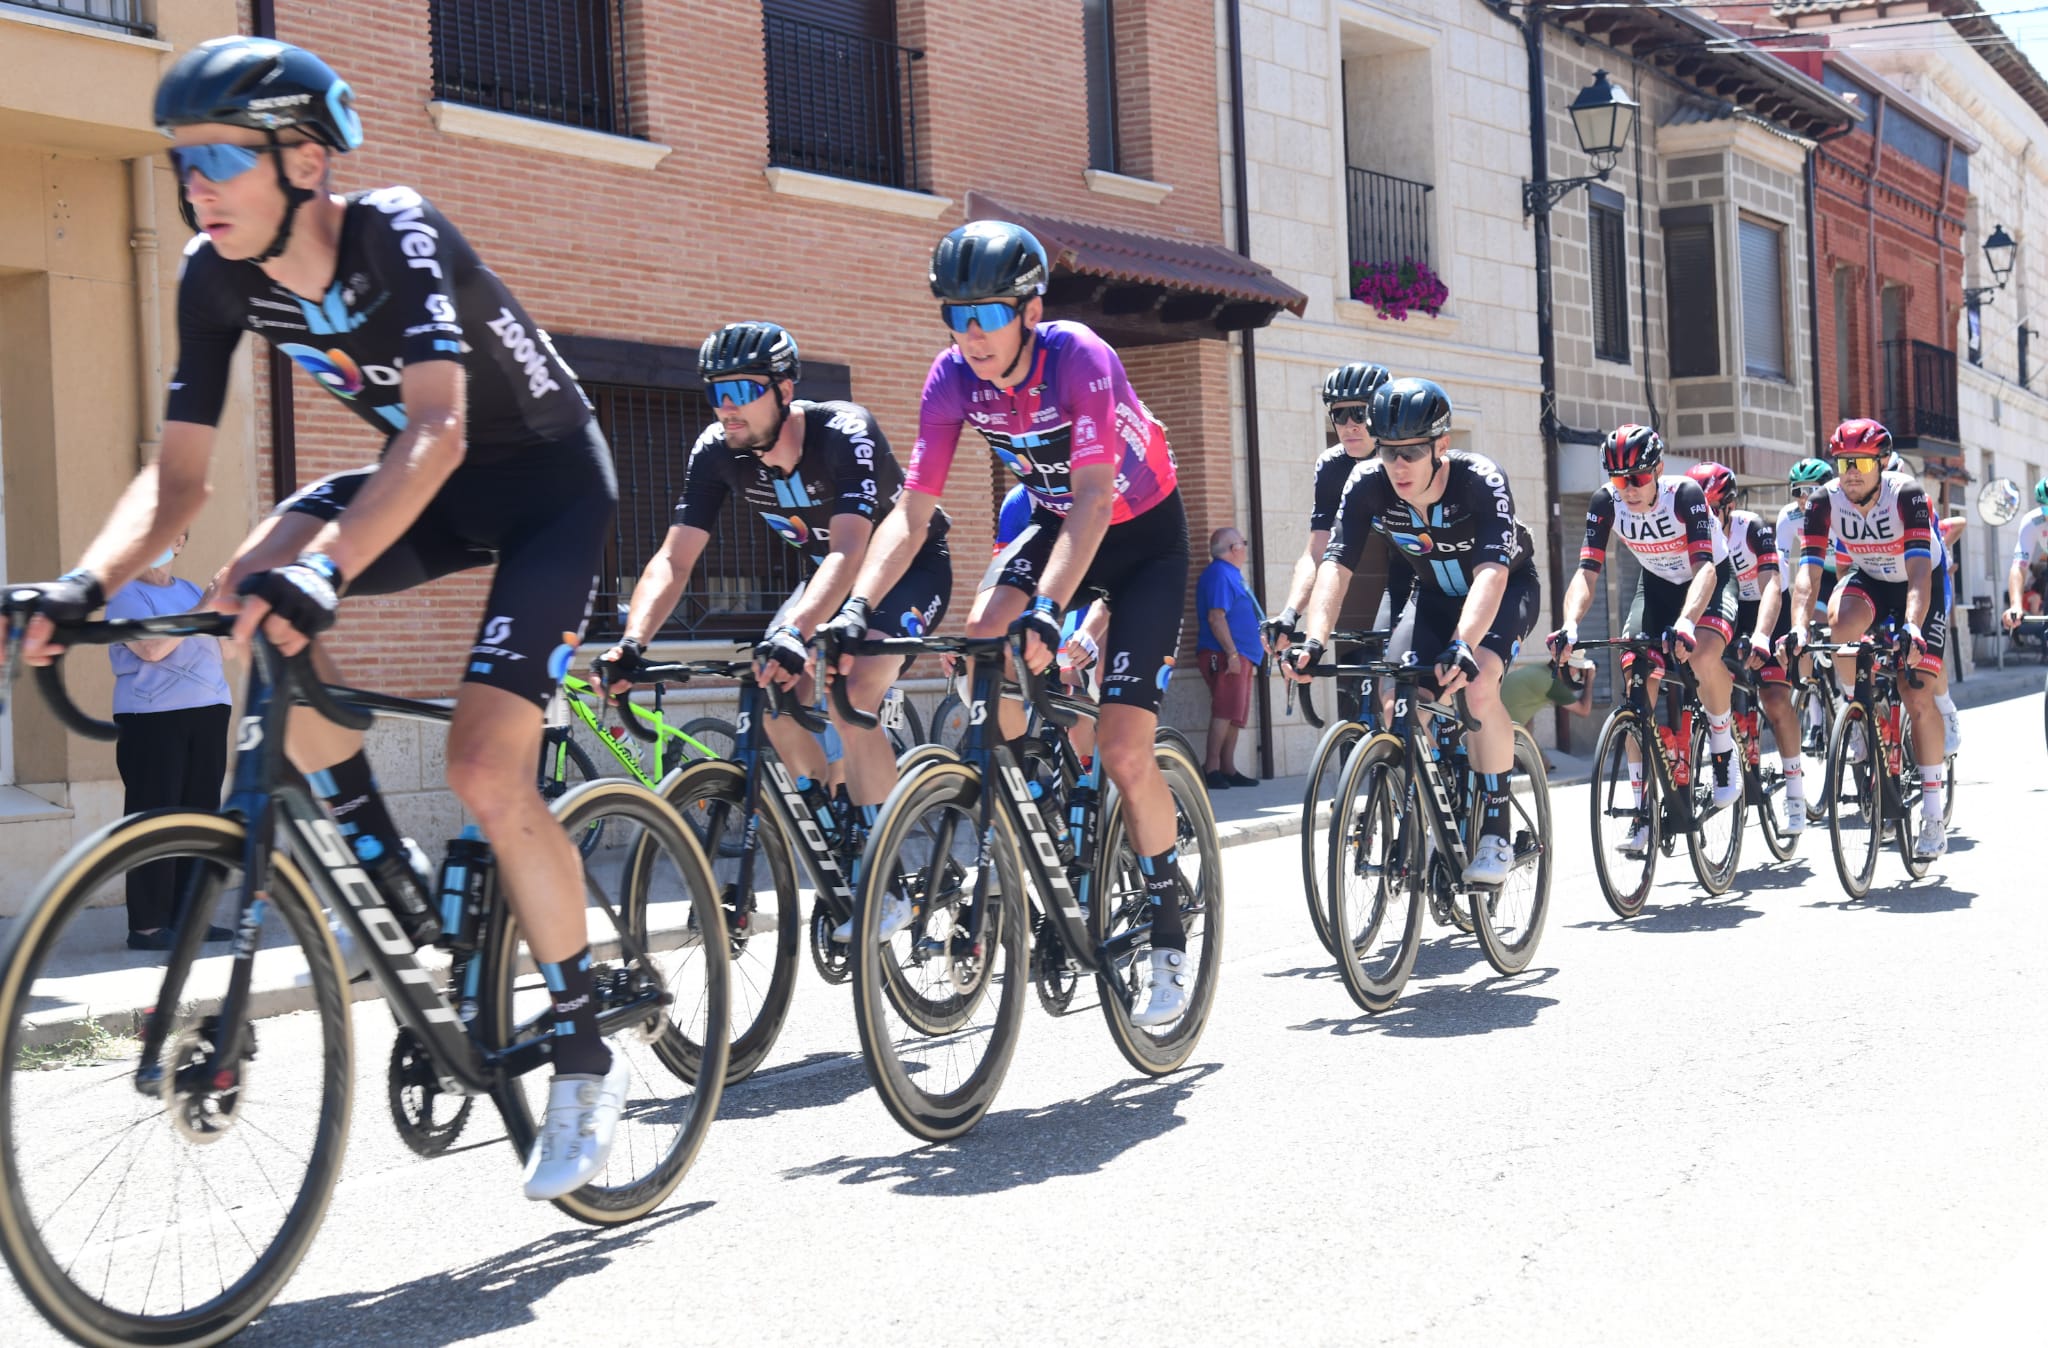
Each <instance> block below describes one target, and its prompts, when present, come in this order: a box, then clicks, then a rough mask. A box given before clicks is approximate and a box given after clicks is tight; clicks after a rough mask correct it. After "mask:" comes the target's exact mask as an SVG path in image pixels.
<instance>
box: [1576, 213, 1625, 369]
mask: <svg viewBox="0 0 2048 1348" xmlns="http://www.w3.org/2000/svg"><path fill="white" fill-rule="evenodd" d="M1592 191H1593V195H1592V199H1591V201H1590V202H1589V203H1588V204H1587V207H1586V225H1587V230H1586V234H1587V240H1588V243H1589V244H1590V248H1591V259H1590V260H1591V270H1592V274H1593V277H1592V279H1593V354H1594V355H1596V356H1598V357H1600V359H1602V360H1618V361H1620V362H1621V363H1622V364H1624V365H1626V364H1627V363H1628V234H1627V232H1626V230H1625V228H1624V215H1623V209H1624V203H1623V201H1622V196H1621V193H1619V192H1616V191H1614V190H1613V189H1612V188H1603V187H1601V186H1599V185H1598V184H1595V185H1594V186H1593V189H1592Z"/></svg>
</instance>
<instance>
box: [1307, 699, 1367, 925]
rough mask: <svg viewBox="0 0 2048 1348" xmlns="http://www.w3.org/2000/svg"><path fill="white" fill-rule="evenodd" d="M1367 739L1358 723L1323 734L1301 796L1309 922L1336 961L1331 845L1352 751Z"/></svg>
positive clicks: (1342, 724)
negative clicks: (1332, 929)
mask: <svg viewBox="0 0 2048 1348" xmlns="http://www.w3.org/2000/svg"><path fill="white" fill-rule="evenodd" d="M1364 738H1365V727H1364V726H1362V725H1360V724H1359V723H1358V722H1356V721H1349V720H1345V721H1337V722H1335V723H1334V724H1332V725H1331V726H1330V728H1329V729H1328V730H1325V731H1324V732H1323V737H1322V739H1321V740H1319V741H1317V743H1316V751H1315V756H1314V757H1313V758H1311V759H1310V760H1309V765H1308V785H1307V787H1306V788H1305V789H1304V790H1303V791H1302V795H1301V889H1302V893H1303V895H1304V896H1305V897H1306V898H1307V899H1308V918H1309V922H1310V923H1311V924H1312V925H1313V926H1314V927H1315V932H1316V939H1317V940H1318V941H1321V942H1322V943H1323V949H1325V950H1327V951H1329V952H1330V955H1331V957H1332V958H1335V957H1336V954H1337V944H1336V942H1335V941H1332V940H1331V939H1330V896H1329V892H1328V890H1327V889H1326V888H1325V886H1326V884H1327V882H1328V879H1329V874H1330V843H1331V840H1332V839H1333V838H1334V837H1335V836H1336V834H1335V829H1336V818H1337V788H1338V787H1339V786H1340V785H1342V783H1343V780H1344V764H1345V761H1346V760H1347V759H1349V758H1350V756H1351V750H1352V748H1353V747H1354V746H1355V745H1357V743H1358V742H1359V741H1360V740H1362V739H1364Z"/></svg>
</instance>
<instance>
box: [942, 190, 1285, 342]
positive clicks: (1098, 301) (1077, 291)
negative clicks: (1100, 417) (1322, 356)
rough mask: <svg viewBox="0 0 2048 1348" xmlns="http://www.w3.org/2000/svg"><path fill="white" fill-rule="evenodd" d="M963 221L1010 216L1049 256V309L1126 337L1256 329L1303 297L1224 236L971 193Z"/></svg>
mask: <svg viewBox="0 0 2048 1348" xmlns="http://www.w3.org/2000/svg"><path fill="white" fill-rule="evenodd" d="M967 218H968V219H969V220H1010V221H1014V222H1015V223H1017V224H1020V225H1022V226H1024V228H1026V229H1028V230H1030V231H1031V232H1032V233H1033V234H1035V235H1037V236H1038V241H1039V242H1040V243H1042V244H1044V245H1045V251H1046V252H1047V253H1048V254H1049V255H1050V256H1051V258H1052V279H1051V282H1050V283H1049V285H1048V286H1047V293H1046V308H1047V309H1048V310H1050V311H1051V313H1052V315H1053V316H1054V317H1071V318H1079V319H1081V320H1083V321H1085V322H1087V323H1088V324H1089V325H1090V326H1092V327H1095V328H1097V329H1098V330H1101V331H1102V332H1103V333H1104V335H1106V336H1112V337H1114V338H1115V339H1116V340H1118V341H1121V342H1124V343H1126V344H1129V345H1143V344H1146V343H1155V342H1178V341H1188V340H1191V339H1194V338H1198V337H1221V336H1222V335H1223V334H1225V333H1228V332H1242V331H1244V330H1246V329H1248V328H1262V327H1264V326H1266V325H1267V324H1268V323H1270V322H1272V321H1273V318H1274V315H1276V314H1278V313H1279V312H1280V311H1281V310H1282V309H1285V310H1287V311H1288V312H1289V313H1293V314H1299V313H1301V311H1302V310H1303V309H1304V308H1306V307H1307V305H1308V296H1306V295H1304V294H1302V293H1301V292H1300V291H1299V290H1296V289H1295V288H1294V287H1293V286H1291V285H1288V284H1287V283H1286V282H1285V281H1282V280H1281V279H1280V278H1279V277H1277V276H1275V275H1273V273H1272V272H1271V271H1270V270H1268V269H1267V268H1265V267H1262V266H1260V265H1259V264H1258V263H1256V262H1254V261H1252V260H1251V259H1250V258H1248V257H1245V256H1244V255H1243V254H1241V253H1237V252H1234V251H1232V250H1231V249H1229V248H1226V247H1224V246H1223V245H1222V244H1220V243H1206V242H1203V241H1201V240H1197V239H1175V238H1169V237H1167V236H1165V235H1162V234H1146V233H1142V232H1140V231H1137V230H1130V229H1117V228H1113V227H1112V226H1109V225H1098V224H1091V223H1088V222H1086V221H1081V220H1069V219H1066V218H1064V217H1062V216H1057V215H1048V214H1045V213H1044V212H1041V211H1034V210H1026V209H1023V208H1020V207H1016V206H1012V205H1009V204H1007V203H1005V202H1002V201H998V200H996V199H995V198H994V197H991V196H989V195H988V194H987V193H985V192H969V193H968V194H967Z"/></svg>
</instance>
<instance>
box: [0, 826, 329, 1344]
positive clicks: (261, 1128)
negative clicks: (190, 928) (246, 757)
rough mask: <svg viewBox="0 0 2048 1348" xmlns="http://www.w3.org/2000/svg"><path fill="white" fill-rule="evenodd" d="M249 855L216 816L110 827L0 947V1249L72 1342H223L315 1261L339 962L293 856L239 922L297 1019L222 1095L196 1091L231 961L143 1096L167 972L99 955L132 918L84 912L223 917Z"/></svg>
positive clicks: (271, 1020)
mask: <svg viewBox="0 0 2048 1348" xmlns="http://www.w3.org/2000/svg"><path fill="white" fill-rule="evenodd" d="M243 848H244V830H243V827H242V825H241V824H240V823H239V822H238V821H236V820H233V819H228V818H224V817H221V816H218V815H208V814H197V813H191V812H186V811H159V812H152V813H148V814H140V815H133V816H130V817H129V818H127V819H123V820H120V821H118V822H117V823H114V824H112V825H109V826H108V827H107V828H104V829H101V830H100V831H99V832H98V833H95V834H94V835H93V836H92V837H90V838H88V839H86V840H85V841H84V842H82V843H80V844H79V845H78V846H77V847H75V848H73V849H72V850H71V853H70V854H69V855H68V856H66V857H65V858H64V860H63V861H61V862H59V863H58V865H57V867H56V869H55V870H54V871H52V872H51V874H50V877H49V879H47V880H46V881H45V882H44V884H43V886H42V888H41V889H40V890H39V891H38V892H37V894H36V896H35V897H34V898H33V899H32V900H30V903H29V906H28V908H27V910H26V911H25V913H24V914H23V916H22V917H21V918H19V919H18V920H17V921H16V922H14V923H13V924H12V926H13V928H14V930H13V931H12V932H11V933H9V935H8V936H7V938H6V942H5V947H4V950H0V1026H4V1027H5V1043H4V1057H0V1102H4V1103H0V1250H4V1252H5V1254H6V1257H7V1262H8V1265H9V1266H10V1267H11V1268H12V1269H13V1270H14V1276H15V1279H16V1281H17V1282H19V1284H20V1285H21V1288H22V1291H23V1292H24V1293H25V1294H26V1295H27V1297H28V1299H29V1300H30V1302H32V1303H33V1304H34V1305H35V1307H36V1309H37V1310H39V1311H41V1312H42V1313H43V1315H44V1316H45V1317H46V1318H48V1320H49V1321H50V1323H51V1324H53V1325H55V1326H56V1327H57V1328H58V1329H59V1330H61V1331H62V1332H63V1333H64V1334H66V1335H67V1336H69V1337H70V1338H72V1339H74V1340H76V1341H78V1342H80V1343H86V1344H103V1345H109V1346H110V1348H111V1346H112V1345H130V1344H188V1343H213V1342H217V1341H218V1340H220V1339H222V1338H225V1337H227V1336H228V1335H230V1334H233V1333H234V1332H236V1331H237V1330H239V1329H241V1328H242V1327H243V1326H244V1325H246V1324H248V1323H249V1322H250V1321H251V1320H253V1319H255V1318H256V1316H257V1315H258V1314H259V1313H260V1312H261V1311H262V1310H263V1308H264V1307H265V1306H267V1305H269V1304H270V1301H271V1299H272V1298H273V1297H275V1296H276V1295H277V1293H278V1292H279V1290H280V1289H282V1288H283V1286H284V1284H285V1281H286V1280H287V1279H288V1278H290V1277H291V1275H292V1271H293V1270H294V1269H295V1268H297V1266H298V1263H299V1260H300V1258H301V1257H302V1256H304V1254H305V1253H306V1250H307V1248H308V1247H309V1246H310V1245H311V1244H312V1241H313V1235H314V1233H315V1232H316V1231H317V1230H318V1229H319V1227H320V1222H321V1218H322V1217H323V1216H324V1215H325V1213H326V1209H327V1201H328V1198H329V1196H330V1195H331V1194H332V1192H333V1189H334V1181H335V1177H336V1175H337V1174H338V1173H339V1171H340V1168H341V1158H342V1153H343V1151H344V1149H345V1146H346V1140H347V1135H348V1113H349V1091H350V1086H351V1082H352V1079H353V1078H352V1076H351V1073H350V1057H351V1047H350V1036H349V1015H348V998H347V995H346V993H345V991H344V989H343V982H342V976H341V973H340V968H341V959H340V955H339V954H338V953H337V951H336V949H335V946H334V941H333V938H332V937H331V936H330V935H329V933H328V929H327V925H326V922H325V919H324V917H323V915H322V913H321V909H320V904H319V902H318V900H317V899H315V897H314V896H313V893H312V891H311V889H310V888H309V887H308V886H307V883H306V881H305V878H304V877H303V875H302V874H301V873H300V872H299V870H298V868H297V867H296V866H295V865H293V863H292V862H291V861H290V860H289V859H288V858H286V857H284V856H281V855H277V856H273V857H272V858H271V863H270V878H269V880H268V890H269V895H270V897H269V901H268V903H267V904H258V905H256V906H255V907H254V908H253V909H252V910H251V914H252V916H253V917H256V918H257V919H258V920H260V921H261V924H262V925H261V928H260V931H259V936H258V940H259V945H258V948H257V950H256V953H255V956H254V966H253V974H254V987H255V988H256V990H257V991H258V992H259V993H260V994H262V995H264V996H265V997H266V998H269V997H275V998H281V999H288V1001H287V1004H288V1005H291V1006H294V1007H296V1008H297V1009H295V1010H291V1011H287V1012H284V1013H283V1014H278V1015H273V1016H269V1017H268V1018H266V1019H263V1020H260V1021H255V1022H252V1023H250V1024H249V1025H248V1027H247V1030H248V1034H249V1043H248V1046H247V1056H246V1057H244V1058H243V1060H242V1061H241V1063H240V1064H238V1065H237V1067H236V1068H234V1069H232V1070H233V1072H234V1076H233V1079H232V1081H231V1082H230V1083H229V1084H227V1085H225V1086H224V1085H222V1084H221V1083H220V1082H218V1081H217V1080H215V1079H214V1078H212V1077H211V1076H210V1075H205V1074H197V1073H195V1071H194V1069H196V1068H198V1067H199V1066H200V1065H201V1064H203V1063H204V1061H205V1059H206V1056H207V1055H208V1054H209V1053H210V1052H211V1050H212V1047H213V1043H214V1038H213V1036H214V1035H215V1034H216V1033H217V1031H218V1025H217V1022H216V1021H215V1019H214V1017H215V1015H216V1013H217V1011H218V1008H219V1006H220V1000H221V998H222V996H223V995H224V994H225V992H226V990H227V982H228V977H229V974H230V973H231V972H232V970H233V960H232V959H231V958H228V957H227V956H226V954H225V951H226V949H227V948H226V947H225V946H222V945H209V946H204V947H202V949H201V953H200V957H199V958H198V959H196V960H194V961H193V963H192V965H191V967H190V970H189V972H188V974H187V976H186V978H185V981H184V985H183V987H182V988H181V989H179V990H178V992H177V1005H178V1006H179V1007H180V1010H179V1013H178V1016H177V1019H176V1021H175V1023H174V1024H173V1026H172V1033H171V1036H170V1038H169V1040H168V1041H167V1042H166V1044H165V1046H164V1049H163V1053H162V1056H161V1057H160V1058H159V1059H158V1060H157V1061H156V1062H155V1063H153V1064H149V1065H148V1066H150V1067H151V1068H152V1069H155V1070H157V1071H158V1072H159V1073H160V1080H161V1082H162V1085H161V1087H160V1088H159V1089H157V1090H155V1091H154V1092H152V1093H150V1094H143V1093H141V1092H139V1091H138V1076H137V1073H138V1070H139V1069H140V1068H141V1067H142V1066H143V1064H141V1063H140V1062H139V1060H138V1054H139V1052H140V1049H141V1044H140V1042H139V1039H140V1034H141V1031H142V1027H143V1024H144V1022H145V1020H146V1019H147V1010H146V1008H148V1007H149V1006H152V1005H154V1004H156V1003H157V1002H158V1001H159V1000H160V998H161V996H162V994H163V992H164V991H165V986H164V978H165V974H166V972H167V968H168V962H169V959H170V955H169V952H162V953H143V952H135V953H130V952H127V951H123V952H122V953H121V954H119V955H110V954H109V953H108V952H107V949H106V947H107V945H108V944H109V943H110V942H112V943H114V944H117V945H118V944H119V943H120V942H121V940H122V932H123V930H124V929H125V923H124V922H123V920H122V910H121V908H120V907H119V906H118V905H117V906H115V907H111V908H109V907H104V906H101V907H95V906H94V903H95V901H96V900H99V899H102V898H105V897H108V896H110V895H118V894H119V893H120V892H121V889H122V887H123V886H124V884H126V883H127V882H128V881H129V880H130V879H131V878H132V879H135V880H136V881H137V882H138V883H143V884H152V883H156V884H162V883H168V884H170V885H172V886H174V889H173V892H174V893H176V894H178V895H180V896H181V898H182V908H183V911H184V913H185V915H186V916H185V920H186V921H188V922H201V923H204V922H211V921H214V920H221V921H233V920H234V916H235V914H236V913H237V912H239V910H240V909H239V903H240V895H241V890H242V862H243ZM165 871H168V872H169V875H166V874H165ZM276 918H281V919H282V921H278V920H275V919H276ZM110 963H113V964H116V965H117V966H119V967H120V968H122V969H123V970H124V971H125V978H124V980H123V986H124V987H126V988H127V989H128V993H129V995H128V996H127V997H126V998H118V997H117V998H116V1000H114V1001H113V1002H109V1001H108V1000H107V996H108V994H107V988H106V986H105V982H106V980H104V979H97V980H95V979H93V978H90V977H88V975H89V974H90V973H93V972H96V971H104V970H105V969H106V968H107V967H108V965H109V964H110ZM295 984H299V986H295ZM130 985H132V986H130ZM88 998H90V999H91V1000H90V1001H89V1002H88ZM259 1048H260V1049H261V1050H262V1052H261V1055H260V1056H261V1060H262V1061H261V1064H260V1066H258V1065H256V1063H255V1062H254V1060H255V1059H256V1058H257V1056H258V1049H259ZM195 1076H197V1077H198V1078H199V1079H195Z"/></svg>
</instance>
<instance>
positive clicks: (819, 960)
mask: <svg viewBox="0 0 2048 1348" xmlns="http://www.w3.org/2000/svg"><path fill="white" fill-rule="evenodd" d="M837 925H838V923H836V922H834V921H833V920H832V910H831V909H829V908H827V907H826V906H825V901H824V900H823V899H819V900H818V901H816V902H815V903H813V904H812V905H811V963H812V964H814V965H816V966H817V969H818V976H819V977H820V978H823V979H824V980H825V981H826V982H827V983H832V984H835V985H836V984H839V983H844V982H845V981H846V980H847V979H849V978H852V977H853V962H852V958H851V956H852V954H853V950H852V947H850V946H847V945H844V944H842V943H840V942H838V941H835V940H833V939H832V928H833V927H835V926H837Z"/></svg>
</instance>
